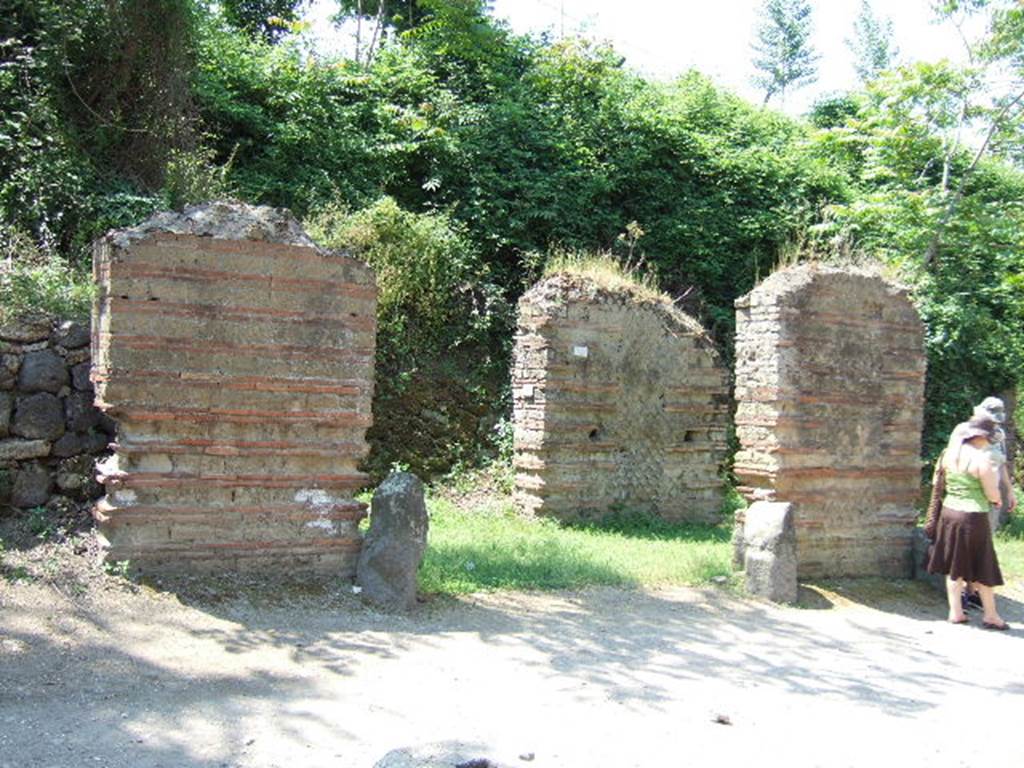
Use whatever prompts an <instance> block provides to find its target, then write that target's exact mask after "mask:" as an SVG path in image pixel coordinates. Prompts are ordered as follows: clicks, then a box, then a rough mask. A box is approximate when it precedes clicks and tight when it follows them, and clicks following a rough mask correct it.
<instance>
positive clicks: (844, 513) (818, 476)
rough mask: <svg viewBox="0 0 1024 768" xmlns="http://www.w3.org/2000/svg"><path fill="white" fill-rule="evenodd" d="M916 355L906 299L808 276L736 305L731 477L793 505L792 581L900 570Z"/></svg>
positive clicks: (822, 274)
mask: <svg viewBox="0 0 1024 768" xmlns="http://www.w3.org/2000/svg"><path fill="white" fill-rule="evenodd" d="M924 376H925V355H924V335H923V327H922V324H921V321H920V319H919V317H918V314H917V311H916V310H915V309H914V307H913V305H912V304H911V302H910V300H909V299H908V297H907V295H906V293H905V292H904V291H902V290H899V289H897V288H895V287H893V286H892V285H890V284H888V283H886V282H885V281H884V280H882V279H881V278H879V277H873V276H869V275H865V274H860V273H857V272H854V271H842V270H838V269H833V268H827V267H823V266H819V265H802V266H798V267H795V268H791V269H785V270H781V271H779V272H777V273H775V274H774V275H772V276H771V277H769V278H768V279H767V280H765V281H764V282H763V283H762V284H761V285H760V286H758V287H757V288H755V289H754V290H753V291H751V292H750V293H749V294H747V295H746V296H742V297H740V298H739V299H737V301H736V401H737V411H736V432H737V436H738V438H739V441H740V450H739V452H738V453H737V454H736V460H735V465H734V468H735V473H736V476H737V478H738V479H739V481H740V483H741V484H742V487H741V491H742V492H744V493H745V495H747V496H748V498H751V499H766V500H777V501H782V502H792V503H793V504H794V505H795V510H796V526H797V550H798V557H799V570H800V575H801V577H838V576H898V577H907V576H909V575H910V571H911V546H912V540H911V536H912V532H913V527H914V524H915V520H916V517H917V510H916V509H915V502H916V500H917V497H918V495H919V491H920V477H921V476H920V470H921V461H920V448H921V429H922V420H923V398H924Z"/></svg>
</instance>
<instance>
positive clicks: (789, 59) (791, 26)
mask: <svg viewBox="0 0 1024 768" xmlns="http://www.w3.org/2000/svg"><path fill="white" fill-rule="evenodd" d="M812 32H813V24H812V19H811V5H810V3H809V2H808V1H807V0H764V5H763V6H762V7H761V18H760V21H759V22H758V25H757V28H756V30H755V40H754V43H753V45H752V48H753V50H754V54H755V55H754V59H753V64H754V68H755V69H756V70H757V74H755V75H754V78H753V81H754V84H755V85H756V86H757V87H759V88H761V89H763V90H764V103H765V104H767V103H768V102H769V101H770V100H771V98H772V97H773V96H775V94H778V95H779V97H780V98H781V99H782V101H783V102H785V100H786V92H787V91H788V90H793V89H795V88H800V87H801V86H804V85H808V84H810V83H813V82H814V81H815V80H816V79H817V78H818V59H819V58H820V56H818V54H817V53H816V52H815V50H814V46H813V44H812V43H811V33H812Z"/></svg>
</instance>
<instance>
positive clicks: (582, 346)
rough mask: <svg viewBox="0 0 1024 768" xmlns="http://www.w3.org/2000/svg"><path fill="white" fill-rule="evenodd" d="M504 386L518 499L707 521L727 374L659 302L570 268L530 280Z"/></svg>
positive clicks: (712, 508)
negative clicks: (509, 401)
mask: <svg viewBox="0 0 1024 768" xmlns="http://www.w3.org/2000/svg"><path fill="white" fill-rule="evenodd" d="M512 394H513V398H514V411H513V412H514V422H515V437H514V445H515V464H516V472H517V474H516V486H517V497H518V500H519V503H520V504H521V506H522V507H523V508H524V509H526V510H528V511H530V512H534V513H538V514H545V515H553V516H556V517H559V518H562V519H574V518H580V517H590V516H601V515H604V514H607V513H608V512H609V511H614V510H624V511H646V512H653V513H656V514H658V515H660V516H662V517H664V518H666V519H671V520H691V521H698V520H711V519H715V517H716V514H717V513H718V511H719V509H720V507H721V502H722V482H721V480H720V478H719V467H720V462H721V459H722V457H723V455H724V452H725V447H726V446H725V440H726V426H727V423H728V419H729V413H728V405H727V398H728V381H727V373H726V371H724V370H723V368H722V367H721V365H720V363H719V360H718V357H717V355H716V353H715V351H714V350H713V348H712V346H711V344H710V343H709V341H708V338H707V336H706V334H705V333H704V331H703V329H702V328H701V327H700V325H699V324H698V323H697V322H696V321H695V320H693V319H692V318H690V317H689V316H687V315H685V314H684V313H682V312H680V311H679V310H677V309H675V308H674V307H673V306H672V305H671V302H669V301H668V300H664V301H656V300H651V299H648V298H644V297H642V296H640V295H638V294H637V295H634V294H633V293H631V292H630V291H628V290H625V289H623V290H606V289H603V288H600V287H598V286H597V285H595V284H594V283H593V282H591V281H589V280H587V279H586V278H582V277H579V276H572V275H557V276H554V277H551V278H549V279H547V280H544V281H543V282H541V283H539V284H538V285H536V286H535V287H534V288H533V289H531V290H530V291H529V292H528V293H526V294H525V295H524V296H523V298H522V299H521V300H520V302H519V330H518V334H517V337H516V349H515V359H514V363H513V374H512Z"/></svg>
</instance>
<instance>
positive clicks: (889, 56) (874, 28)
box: [846, 0, 899, 83]
mask: <svg viewBox="0 0 1024 768" xmlns="http://www.w3.org/2000/svg"><path fill="white" fill-rule="evenodd" d="M846 45H847V47H848V48H849V49H850V51H851V52H852V53H853V56H854V62H853V68H854V69H855V70H856V71H857V76H858V77H859V78H860V79H861V81H862V82H865V83H866V82H868V81H869V80H873V79H874V78H875V76H876V75H877V74H878V73H879V72H881V71H882V70H885V69H889V68H890V67H891V66H892V65H893V64H894V63H895V61H896V55H897V54H898V53H899V50H898V49H897V48H896V45H895V43H894V42H893V36H892V20H891V19H887V18H886V19H881V18H879V17H878V16H876V15H875V12H874V10H873V9H872V8H871V3H870V2H868V0H861V3H860V13H859V14H858V15H857V19H856V20H855V21H854V22H853V37H848V38H847V39H846Z"/></svg>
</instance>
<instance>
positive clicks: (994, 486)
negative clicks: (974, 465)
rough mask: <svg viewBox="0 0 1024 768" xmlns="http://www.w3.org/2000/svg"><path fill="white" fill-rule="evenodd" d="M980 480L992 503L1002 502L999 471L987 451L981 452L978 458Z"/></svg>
mask: <svg viewBox="0 0 1024 768" xmlns="http://www.w3.org/2000/svg"><path fill="white" fill-rule="evenodd" d="M978 480H980V481H981V489H982V490H983V491H984V492H985V498H987V499H988V500H989V501H990V502H991V503H992V504H1002V502H1003V495H1002V494H1001V493H1000V492H999V473H998V471H997V470H996V468H995V467H994V466H993V465H992V459H991V457H990V456H989V455H988V453H987V452H980V456H979V459H978Z"/></svg>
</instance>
